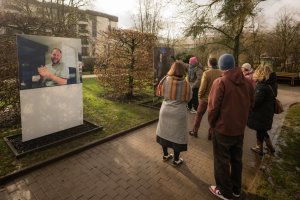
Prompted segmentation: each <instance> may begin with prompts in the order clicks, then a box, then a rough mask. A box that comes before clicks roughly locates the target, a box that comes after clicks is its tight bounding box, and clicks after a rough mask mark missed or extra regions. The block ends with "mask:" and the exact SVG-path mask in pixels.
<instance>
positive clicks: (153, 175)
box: [0, 87, 300, 200]
mask: <svg viewBox="0 0 300 200" xmlns="http://www.w3.org/2000/svg"><path fill="white" fill-rule="evenodd" d="M287 88H289V87H283V90H281V91H280V98H281V97H282V98H281V100H282V101H283V103H284V105H288V104H290V103H292V102H294V101H295V99H296V100H297V99H298V101H299V99H300V90H299V88H292V90H290V89H288V90H287ZM290 94H292V95H290ZM193 117H194V115H192V114H190V115H189V120H190V122H191V123H190V126H191V125H192V121H193ZM282 119H283V116H281V115H279V116H275V119H274V120H275V121H274V127H275V129H274V130H273V131H272V137H273V135H274V133H276V130H277V131H278V128H279V127H280V126H278V123H280V122H281V121H282ZM201 125H202V126H201V129H200V135H199V137H198V138H197V139H195V138H189V146H188V151H187V152H184V153H182V157H183V159H184V161H185V162H184V164H183V165H182V166H180V167H177V168H175V167H173V166H171V165H170V162H167V163H165V162H162V160H161V158H162V150H161V147H160V146H159V145H158V144H157V143H156V142H155V129H156V126H157V123H154V124H152V125H149V126H147V127H145V128H142V129H139V130H136V131H133V132H132V133H129V134H127V135H125V136H123V137H119V138H117V139H115V140H113V141H110V142H107V143H104V144H101V145H98V146H96V147H93V148H91V149H88V150H86V151H83V152H81V153H78V154H76V155H74V156H71V157H68V158H66V159H64V160H61V161H58V162H55V163H53V164H50V165H48V166H47V167H43V168H41V169H38V170H36V171H34V172H31V173H28V174H27V175H24V176H22V177H20V178H18V179H16V180H14V181H12V182H9V183H7V184H6V185H3V186H0V199H1V200H6V199H10V200H17V199H20V200H27V199H33V200H44V199H45V200H47V199H50V200H60V199H63V200H73V199H82V200H86V199H91V200H98V199H103V200H105V199H107V200H117V199H122V200H123V199H125V200H126V199H128V200H136V199H140V200H148V199H150V200H160V199H162V200H164V199H172V200H183V199H189V200H193V199H199V200H200V199H201V200H210V199H216V198H215V197H214V196H213V195H211V194H210V192H209V191H208V186H209V185H211V184H214V178H213V157H212V144H211V142H210V141H208V140H207V139H206V133H207V129H208V124H207V118H206V116H205V117H204V119H203V123H202V124H201ZM244 143H245V144H244V154H243V160H244V166H243V188H244V189H248V187H249V186H250V185H251V183H252V181H253V179H254V177H255V173H256V171H257V169H258V166H259V164H260V159H259V157H258V156H257V155H254V154H253V152H251V151H250V147H251V146H252V145H254V144H255V134H254V132H253V131H252V130H249V129H246V133H245V140H244ZM243 198H245V194H244V195H243V197H242V198H240V199H243Z"/></svg>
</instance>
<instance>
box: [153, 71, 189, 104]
mask: <svg viewBox="0 0 300 200" xmlns="http://www.w3.org/2000/svg"><path fill="white" fill-rule="evenodd" d="M156 95H157V96H162V97H164V99H165V100H175V101H185V102H188V101H189V100H190V99H191V98H192V89H191V87H190V84H189V82H188V81H187V80H185V79H184V78H179V77H175V76H165V77H164V78H163V79H162V80H161V81H160V83H159V84H158V86H157V89H156Z"/></svg>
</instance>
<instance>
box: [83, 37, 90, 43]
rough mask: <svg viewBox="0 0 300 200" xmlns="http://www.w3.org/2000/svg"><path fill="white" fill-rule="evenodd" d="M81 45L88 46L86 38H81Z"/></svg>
mask: <svg viewBox="0 0 300 200" xmlns="http://www.w3.org/2000/svg"><path fill="white" fill-rule="evenodd" d="M81 44H82V45H88V44H89V40H88V37H81Z"/></svg>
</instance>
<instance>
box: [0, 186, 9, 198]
mask: <svg viewBox="0 0 300 200" xmlns="http://www.w3.org/2000/svg"><path fill="white" fill-rule="evenodd" d="M8 198H9V196H8V192H7V190H6V189H5V188H0V199H3V200H5V199H8Z"/></svg>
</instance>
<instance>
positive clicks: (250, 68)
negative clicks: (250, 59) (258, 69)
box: [242, 63, 252, 71]
mask: <svg viewBox="0 0 300 200" xmlns="http://www.w3.org/2000/svg"><path fill="white" fill-rule="evenodd" d="M242 68H245V69H247V70H248V71H252V67H251V65H250V64H249V63H244V64H243V65H242Z"/></svg>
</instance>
